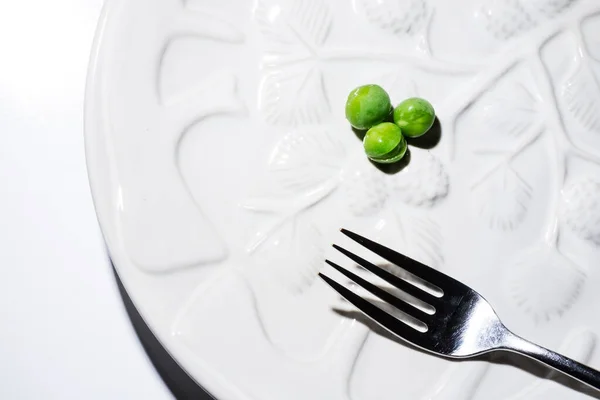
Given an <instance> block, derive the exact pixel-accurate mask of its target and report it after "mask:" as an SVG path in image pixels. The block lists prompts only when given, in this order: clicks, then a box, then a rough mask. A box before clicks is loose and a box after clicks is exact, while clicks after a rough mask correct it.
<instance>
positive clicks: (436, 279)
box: [341, 229, 463, 292]
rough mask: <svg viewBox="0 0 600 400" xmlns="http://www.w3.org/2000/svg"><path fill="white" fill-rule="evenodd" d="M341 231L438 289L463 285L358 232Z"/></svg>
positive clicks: (442, 289)
mask: <svg viewBox="0 0 600 400" xmlns="http://www.w3.org/2000/svg"><path fill="white" fill-rule="evenodd" d="M341 232H342V233H343V234H344V235H346V236H348V237H349V238H350V239H352V240H354V241H355V242H357V243H359V244H361V245H363V246H364V247H366V248H367V249H369V250H371V251H372V252H373V253H375V254H378V255H380V256H381V257H383V258H385V259H386V260H388V261H389V262H392V263H394V264H396V265H397V266H399V267H401V268H402V269H404V270H406V271H408V272H410V273H411V274H413V275H415V276H417V277H419V278H421V279H423V280H425V281H427V282H429V283H431V284H433V285H435V286H437V287H438V289H440V290H441V291H442V292H444V287H446V288H448V286H456V285H460V286H463V285H462V284H461V283H460V282H458V281H457V280H455V279H453V278H450V277H449V276H448V275H446V274H443V273H441V272H439V271H436V270H435V269H433V268H431V267H428V266H427V265H425V264H422V263H420V262H418V261H416V260H413V259H412V258H410V257H407V256H405V255H404V254H400V253H398V252H397V251H394V250H392V249H390V248H388V247H385V246H383V245H381V244H379V243H376V242H374V241H372V240H369V239H367V238H365V237H362V236H360V235H359V234H356V233H354V232H351V231H349V230H347V229H342V230H341Z"/></svg>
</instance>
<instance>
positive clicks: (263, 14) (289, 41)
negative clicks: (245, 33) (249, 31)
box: [254, 0, 333, 55]
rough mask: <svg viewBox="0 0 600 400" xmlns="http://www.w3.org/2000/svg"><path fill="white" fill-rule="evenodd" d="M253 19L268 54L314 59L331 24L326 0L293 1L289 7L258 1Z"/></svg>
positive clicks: (327, 34) (263, 0) (262, 0)
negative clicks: (312, 56) (299, 55)
mask: <svg viewBox="0 0 600 400" xmlns="http://www.w3.org/2000/svg"><path fill="white" fill-rule="evenodd" d="M254 17H255V20H256V22H257V23H258V26H259V29H260V31H261V33H262V34H263V35H264V37H265V39H266V41H267V43H266V45H267V50H268V52H269V53H271V54H298V52H300V53H301V54H303V55H314V54H315V51H316V49H317V48H319V47H321V46H322V45H323V43H325V41H326V40H327V37H328V36H329V30H330V29H331V25H332V22H333V18H332V15H331V11H330V9H329V7H328V6H327V3H326V1H325V0H292V2H291V6H289V7H282V5H281V3H280V2H270V1H268V0H259V1H258V3H257V6H256V9H255V12H254Z"/></svg>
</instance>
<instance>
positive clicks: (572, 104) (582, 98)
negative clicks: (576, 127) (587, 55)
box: [562, 58, 600, 133]
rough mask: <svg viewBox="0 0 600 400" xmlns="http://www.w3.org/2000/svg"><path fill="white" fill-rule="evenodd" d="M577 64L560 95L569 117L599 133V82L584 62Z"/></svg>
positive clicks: (580, 60) (581, 60)
mask: <svg viewBox="0 0 600 400" xmlns="http://www.w3.org/2000/svg"><path fill="white" fill-rule="evenodd" d="M590 62H591V61H590ZM578 64H579V65H578V67H577V70H576V71H575V73H574V74H573V75H572V76H571V77H570V78H569V79H568V80H567V81H566V82H565V84H564V85H563V88H562V95H563V98H564V99H565V102H566V104H567V109H568V110H569V112H570V113H571V115H573V117H574V118H575V119H576V120H577V121H578V122H579V123H580V124H581V125H582V126H583V127H585V128H586V129H588V130H590V131H593V132H596V133H600V113H598V110H600V80H599V77H598V76H597V74H595V73H594V71H592V69H591V68H590V66H589V65H588V64H587V63H586V62H585V60H583V59H581V58H580V59H579V61H578Z"/></svg>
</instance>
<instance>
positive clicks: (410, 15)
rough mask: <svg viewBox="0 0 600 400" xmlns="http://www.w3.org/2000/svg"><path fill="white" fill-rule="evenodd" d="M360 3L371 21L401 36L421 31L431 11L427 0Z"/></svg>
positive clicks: (362, 0)
mask: <svg viewBox="0 0 600 400" xmlns="http://www.w3.org/2000/svg"><path fill="white" fill-rule="evenodd" d="M359 4H360V7H361V8H362V10H364V13H365V16H366V17H367V19H368V20H369V22H371V23H372V24H373V25H375V26H377V27H379V28H381V29H383V30H386V31H388V32H391V33H393V34H395V35H400V36H403V35H410V36H412V35H415V34H416V33H419V32H421V31H422V30H423V29H424V28H425V26H426V24H427V22H428V18H429V14H430V12H431V10H430V7H429V5H428V3H427V1H426V0H378V1H372V0H359Z"/></svg>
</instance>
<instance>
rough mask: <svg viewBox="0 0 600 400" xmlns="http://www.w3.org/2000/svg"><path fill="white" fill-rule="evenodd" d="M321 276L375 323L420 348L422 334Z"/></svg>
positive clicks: (326, 277) (321, 275)
mask: <svg viewBox="0 0 600 400" xmlns="http://www.w3.org/2000/svg"><path fill="white" fill-rule="evenodd" d="M319 276H320V277H321V279H323V280H324V281H325V282H326V283H327V284H328V285H329V286H331V287H332V288H333V289H334V290H335V291H336V292H338V293H339V294H340V295H341V296H342V297H343V298H345V299H346V300H348V301H349V302H350V303H352V304H353V305H354V306H355V307H356V308H358V309H359V310H360V311H362V312H363V313H364V314H366V315H367V316H368V317H369V318H371V319H372V320H373V321H375V322H377V323H378V324H379V325H381V326H383V327H384V328H385V329H387V330H389V331H390V332H392V333H394V334H396V335H398V336H400V337H401V338H403V339H404V340H407V341H409V342H412V343H413V344H415V345H417V346H419V343H420V334H421V333H420V332H419V331H417V330H416V329H414V328H413V327H411V326H410V325H407V324H405V323H404V322H402V321H401V320H399V319H397V318H395V317H393V316H392V315H390V314H388V313H387V312H385V311H383V310H382V309H381V308H379V307H377V306H376V305H374V304H372V303H371V302H369V301H368V300H365V299H363V298H362V297H360V296H359V295H357V294H355V293H353V292H352V291H351V290H349V289H347V288H345V287H344V286H342V285H340V284H339V283H337V282H336V281H334V280H333V279H331V278H329V277H328V276H326V275H323V274H321V273H319Z"/></svg>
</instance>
